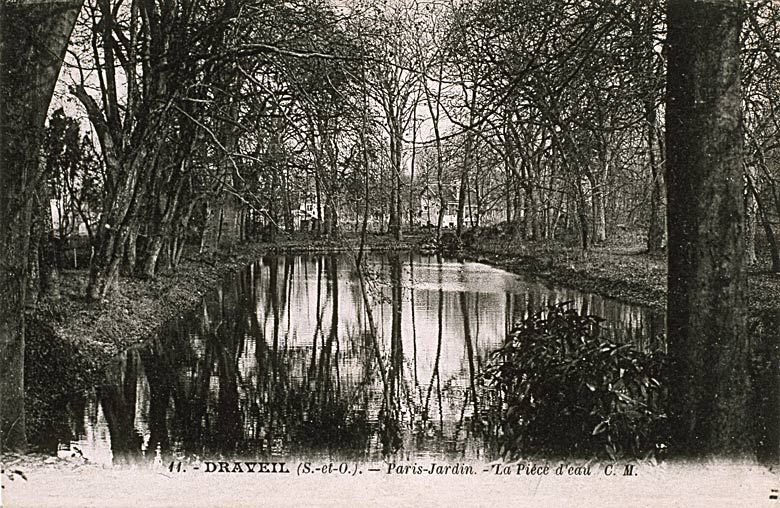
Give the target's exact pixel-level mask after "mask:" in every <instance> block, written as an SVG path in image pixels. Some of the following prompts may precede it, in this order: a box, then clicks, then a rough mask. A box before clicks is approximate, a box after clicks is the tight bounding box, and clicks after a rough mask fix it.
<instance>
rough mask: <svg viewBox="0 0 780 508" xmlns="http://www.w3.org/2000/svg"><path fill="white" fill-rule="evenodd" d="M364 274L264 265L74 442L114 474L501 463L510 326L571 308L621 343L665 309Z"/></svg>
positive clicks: (155, 350) (127, 369)
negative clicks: (220, 466) (234, 466)
mask: <svg viewBox="0 0 780 508" xmlns="http://www.w3.org/2000/svg"><path fill="white" fill-rule="evenodd" d="M369 266H370V273H369V274H368V277H366V278H363V279H361V278H360V277H359V276H358V274H357V272H356V269H355V263H354V260H353V258H352V257H351V256H350V255H347V254H333V255H300V256H298V255H296V256H275V257H266V258H263V259H261V260H259V261H257V262H255V263H254V264H253V265H251V266H249V267H247V268H246V269H245V270H244V271H243V272H242V273H240V274H239V275H236V276H234V277H232V278H230V279H228V280H225V281H224V282H223V284H222V285H221V287H219V288H216V290H215V291H213V292H212V293H210V294H209V295H207V296H206V297H205V298H204V299H203V301H202V303H201V305H200V306H199V307H198V308H196V309H194V310H192V311H190V312H184V311H185V310H186V309H182V311H183V313H182V315H181V317H180V318H179V319H177V320H174V321H172V322H170V323H168V324H167V325H166V326H165V327H164V330H163V332H162V333H161V334H160V336H159V337H157V338H156V339H155V340H153V341H151V342H149V343H147V344H144V345H142V346H139V347H135V348H132V349H130V350H128V351H126V352H125V353H123V354H122V355H121V356H120V357H119V358H117V360H116V362H115V363H114V365H113V366H112V368H111V369H110V372H109V373H108V377H107V381H106V383H105V384H104V385H102V386H99V387H97V388H96V389H94V390H92V391H90V392H88V393H86V394H85V395H84V396H83V397H82V396H79V397H76V399H75V400H74V401H72V402H71V404H70V407H71V410H70V412H71V419H72V421H71V424H70V427H71V434H72V436H73V439H72V440H71V442H70V443H66V444H70V445H71V446H77V447H78V448H79V449H80V450H81V451H82V452H83V454H84V455H85V456H86V457H88V458H89V459H90V460H92V461H94V462H105V463H111V462H112V461H113V462H114V463H117V462H121V461H123V460H132V459H133V457H139V456H142V455H145V456H147V457H149V456H154V454H155V450H157V448H158V447H159V449H160V450H162V453H163V455H164V456H168V455H169V454H175V455H178V456H197V457H200V458H205V459H208V458H210V457H213V458H216V457H222V456H225V457H239V456H241V457H274V456H283V457H292V456H298V457H301V456H303V457H322V456H330V457H341V458H354V459H364V460H374V459H381V458H382V457H386V456H388V455H395V456H401V457H404V458H410V459H412V460H414V459H424V458H439V459H442V460H444V459H449V460H458V459H467V460H468V459H471V460H492V459H493V458H495V457H496V454H497V450H495V446H494V444H493V443H494V439H493V436H494V435H495V432H496V429H495V426H494V425H492V424H491V423H490V422H489V421H488V420H487V419H486V418H485V417H484V415H485V413H486V408H487V407H489V406H490V404H492V403H493V399H494V397H492V394H491V392H490V391H489V390H488V389H486V388H485V387H484V386H483V384H482V382H481V372H482V369H483V368H484V366H485V365H486V362H488V359H489V354H490V352H491V351H492V350H494V349H495V348H496V347H497V346H498V345H500V343H501V341H502V340H503V338H504V337H505V334H506V331H507V329H508V328H509V327H510V325H511V324H512V323H513V322H515V321H517V320H519V319H522V318H523V317H524V316H526V315H527V314H528V312H529V310H532V311H536V310H540V309H542V308H544V307H545V306H546V305H548V304H552V303H555V302H560V301H573V302H574V305H575V306H576V308H578V309H584V310H585V311H586V312H588V313H591V314H596V315H599V316H602V317H604V318H606V323H605V326H606V327H607V328H608V330H609V333H614V334H616V335H617V336H619V337H622V339H621V340H630V341H634V342H637V343H640V344H641V342H642V341H643V340H645V339H646V338H648V337H651V336H654V335H657V334H660V333H663V329H664V318H663V314H662V313H660V312H657V311H653V310H650V309H647V308H643V307H639V306H633V305H626V304H622V303H619V302H616V301H614V300H610V299H607V298H603V297H600V296H597V295H592V294H586V293H582V292H579V291H575V290H571V289H564V288H551V287H549V286H547V285H545V284H542V283H540V282H536V281H531V280H524V279H523V278H521V277H519V276H517V275H513V274H510V273H507V272H504V271H502V270H498V269H495V268H492V267H489V266H486V265H483V264H479V263H469V262H465V263H464V262H458V261H453V260H443V261H442V260H437V258H436V257H433V256H420V255H414V254H413V255H410V254H384V255H372V256H371V257H370V258H369ZM361 280H362V283H361ZM369 309H370V312H369ZM372 329H373V330H375V333H372Z"/></svg>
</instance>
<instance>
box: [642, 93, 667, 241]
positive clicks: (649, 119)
mask: <svg viewBox="0 0 780 508" xmlns="http://www.w3.org/2000/svg"><path fill="white" fill-rule="evenodd" d="M645 121H646V124H647V125H646V128H647V146H646V148H647V162H648V165H649V166H650V175H651V182H650V223H649V225H648V230H647V251H648V252H659V251H661V250H662V249H663V248H664V236H665V234H666V224H665V221H664V214H663V197H662V192H663V177H662V175H661V171H660V169H659V168H658V158H657V157H656V129H657V128H658V119H657V115H656V110H655V104H654V102H653V101H652V100H650V99H649V100H647V101H645Z"/></svg>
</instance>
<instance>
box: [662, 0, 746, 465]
mask: <svg viewBox="0 0 780 508" xmlns="http://www.w3.org/2000/svg"><path fill="white" fill-rule="evenodd" d="M744 7H745V6H744V2H742V1H733V0H709V1H696V0H670V1H669V3H668V6H667V9H668V10H667V20H668V26H669V32H668V48H669V53H668V62H669V65H668V78H667V79H668V81H667V109H666V127H667V131H666V143H667V195H668V206H667V209H668V211H667V213H668V220H669V272H668V287H669V291H668V302H667V312H668V332H669V355H670V360H671V371H670V372H671V378H670V380H669V388H670V399H671V400H670V413H671V414H670V418H671V429H672V432H673V436H672V438H673V440H672V443H673V450H674V451H675V452H677V453H678V454H680V455H684V456H693V457H707V456H715V455H720V456H743V455H744V454H747V453H749V452H750V450H751V448H752V446H751V440H752V439H751V436H750V435H749V432H747V430H748V428H747V424H746V422H748V421H749V419H748V415H749V413H748V399H749V393H750V391H749V390H750V383H749V378H748V371H747V366H748V358H749V355H750V344H749V341H748V333H747V304H746V292H747V291H746V289H747V276H746V270H745V237H744V220H745V210H744V207H745V205H744V200H743V195H742V192H743V189H742V182H743V171H742V158H743V140H742V94H741V80H740V38H739V36H740V31H741V27H742V15H743V9H744Z"/></svg>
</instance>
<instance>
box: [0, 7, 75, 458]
mask: <svg viewBox="0 0 780 508" xmlns="http://www.w3.org/2000/svg"><path fill="white" fill-rule="evenodd" d="M80 8H81V2H80V1H75V2H32V1H29V2H28V1H17V2H15V3H9V2H5V3H3V4H2V6H0V9H2V15H1V19H0V24H1V25H2V35H0V37H2V39H1V41H2V42H0V144H1V145H2V155H1V156H0V450H5V449H8V450H24V449H25V448H26V446H27V440H26V433H25V415H24V305H25V289H26V288H25V286H26V284H27V280H26V271H27V270H26V269H27V267H26V263H27V247H28V242H29V234H30V195H31V194H30V190H31V189H30V188H29V186H30V182H31V180H32V176H33V173H34V172H35V170H36V169H37V165H38V149H39V144H40V139H41V135H42V129H43V125H44V122H45V119H46V111H47V109H48V107H49V102H50V100H51V95H52V92H53V90H54V84H55V82H56V80H57V76H58V74H59V71H60V66H61V65H62V59H63V57H64V54H65V49H66V47H67V43H68V39H69V37H70V32H71V30H72V29H73V25H74V23H75V21H76V17H77V16H78V12H79V10H80Z"/></svg>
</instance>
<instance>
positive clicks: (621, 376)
mask: <svg viewBox="0 0 780 508" xmlns="http://www.w3.org/2000/svg"><path fill="white" fill-rule="evenodd" d="M601 321H602V319H600V318H598V317H595V316H583V315H580V314H578V313H577V312H576V310H574V309H573V308H571V307H570V305H569V304H568V303H563V304H558V305H555V306H551V307H549V308H548V309H547V311H546V312H539V313H537V314H535V315H533V316H531V317H529V318H527V319H525V320H524V321H523V322H521V323H519V324H518V325H517V326H516V327H515V328H514V329H513V330H512V331H511V332H510V334H509V336H508V337H507V340H506V342H505V343H504V345H503V346H502V347H501V348H500V349H498V350H497V351H495V352H494V353H493V355H492V357H491V363H490V365H489V366H488V368H487V370H486V374H485V375H486V377H487V381H488V383H489V385H492V386H493V387H494V388H496V389H497V390H498V392H499V394H500V397H501V398H502V399H503V400H502V402H503V404H502V405H501V409H500V414H499V415H498V418H497V420H498V421H499V426H500V429H501V431H500V437H499V444H500V446H501V451H502V455H503V456H504V458H507V459H509V458H512V457H516V456H518V455H520V454H522V455H525V456H528V455H535V454H544V455H553V456H575V457H593V456H596V457H600V458H605V457H610V458H612V459H614V458H617V457H629V458H639V457H643V458H644V457H648V456H651V457H655V454H656V453H657V452H658V451H659V450H662V449H664V448H665V438H664V436H665V435H666V433H665V432H664V430H663V429H664V422H665V421H666V417H665V413H664V402H665V398H666V397H665V390H664V388H663V387H662V385H661V382H660V381H659V379H661V369H662V368H663V365H664V361H665V357H666V355H665V352H664V350H663V347H662V345H661V343H660V340H657V338H656V340H654V341H653V342H654V344H653V345H652V346H651V347H650V348H649V349H648V348H645V349H644V350H640V349H639V348H638V347H637V346H635V345H633V344H630V343H626V344H618V343H615V342H612V341H610V340H607V339H605V338H602V337H601V334H600V331H601V327H600V324H599V323H600V322H601Z"/></svg>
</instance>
